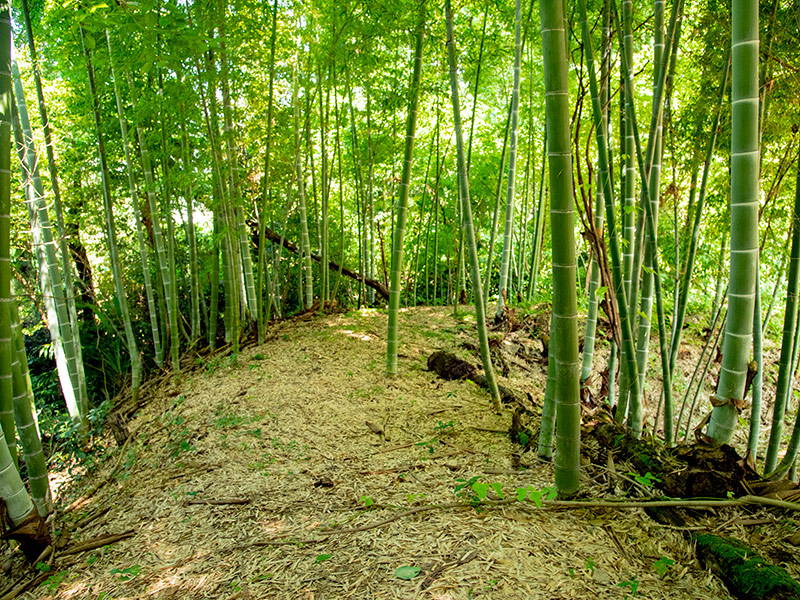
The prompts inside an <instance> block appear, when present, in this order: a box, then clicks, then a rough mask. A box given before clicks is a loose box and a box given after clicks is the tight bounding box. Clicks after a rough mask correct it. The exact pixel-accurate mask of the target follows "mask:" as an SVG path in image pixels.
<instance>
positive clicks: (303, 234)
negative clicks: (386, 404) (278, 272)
mask: <svg viewBox="0 0 800 600" xmlns="http://www.w3.org/2000/svg"><path fill="white" fill-rule="evenodd" d="M299 48H300V44H299V40H298V52H299ZM299 62H300V55H299V53H298V56H297V63H298V64H297V65H296V66H295V69H294V70H293V71H292V80H293V83H292V105H293V107H294V108H293V122H294V149H295V154H294V170H295V177H296V178H297V206H298V212H299V216H300V249H301V252H302V255H303V256H302V258H303V262H302V264H303V279H304V281H305V307H306V308H311V305H312V304H313V303H314V275H313V271H312V270H311V242H310V240H309V237H308V215H307V212H306V190H305V173H304V172H303V161H302V159H301V147H302V146H301V142H300V103H299V102H298V98H297V96H298V89H299V73H298V71H299V70H300V64H299Z"/></svg>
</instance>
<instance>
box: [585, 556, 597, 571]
mask: <svg viewBox="0 0 800 600" xmlns="http://www.w3.org/2000/svg"><path fill="white" fill-rule="evenodd" d="M594 566H595V565H594V561H593V560H592V559H591V558H587V559H586V560H585V561H583V568H584V569H586V570H587V571H588V572H589V574H590V575H591V574H594Z"/></svg>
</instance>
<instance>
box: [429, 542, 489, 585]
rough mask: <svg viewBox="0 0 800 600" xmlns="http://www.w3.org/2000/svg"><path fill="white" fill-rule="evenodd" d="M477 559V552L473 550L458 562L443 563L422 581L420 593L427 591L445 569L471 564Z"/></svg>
mask: <svg viewBox="0 0 800 600" xmlns="http://www.w3.org/2000/svg"><path fill="white" fill-rule="evenodd" d="M476 558H478V552H477V551H475V550H473V551H472V552H468V553H467V554H465V555H464V556H463V557H462V558H460V559H459V560H454V561H451V562H449V563H444V564H441V565H439V566H438V567H436V568H435V569H433V570H432V571H431V572H430V573H428V575H427V577H425V579H424V580H423V581H422V585H421V586H420V591H422V590H425V589H428V588H429V587H430V586H431V585H432V584H433V582H434V581H436V578H437V577H439V575H441V574H442V573H444V571H445V570H446V569H450V568H452V567H460V566H461V565H465V564H467V563H468V562H471V561H473V560H475V559H476Z"/></svg>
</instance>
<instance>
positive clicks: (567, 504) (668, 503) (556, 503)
mask: <svg viewBox="0 0 800 600" xmlns="http://www.w3.org/2000/svg"><path fill="white" fill-rule="evenodd" d="M509 504H519V505H520V507H525V508H528V509H534V510H542V509H548V508H554V509H585V508H614V509H619V508H666V507H672V508H733V507H736V506H746V505H749V504H756V505H761V506H772V507H775V508H783V509H786V510H798V511H800V504H797V503H795V502H786V501H784V500H775V499H773V498H761V497H760V496H742V497H741V498H737V499H735V500H650V501H625V500H622V501H616V502H615V501H613V500H612V501H609V500H586V501H575V500H546V501H542V503H541V506H539V505H538V504H534V503H533V502H519V501H518V500H516V499H505V500H490V501H488V502H482V503H481V504H480V506H481V507H482V508H491V507H493V506H505V505H509ZM374 506H375V508H377V507H378V506H379V505H374ZM449 508H475V505H473V504H472V503H469V502H446V503H444V504H426V505H424V506H415V507H413V508H410V509H408V510H405V511H402V512H399V513H397V514H395V515H393V516H391V517H388V518H386V519H383V520H382V521H377V522H375V523H370V524H369V525H363V526H361V527H352V528H347V529H330V530H328V531H323V532H321V533H320V534H319V536H317V537H314V538H308V539H304V540H296V539H295V540H287V539H286V538H289V537H291V535H292V534H285V535H282V536H278V539H272V540H263V541H257V542H248V543H245V544H241V545H239V546H233V547H228V548H224V549H223V550H221V552H230V551H232V550H244V549H247V548H255V547H261V546H284V545H295V544H318V543H320V542H324V541H325V540H326V539H327V538H328V537H330V536H332V535H338V534H347V533H360V532H362V531H369V530H370V529H377V528H378V527H383V526H384V525H388V524H389V523H392V522H393V521H397V520H398V519H402V518H404V517H408V516H410V515H414V514H417V513H421V512H427V511H430V510H437V509H449Z"/></svg>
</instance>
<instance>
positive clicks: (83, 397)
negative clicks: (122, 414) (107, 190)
mask: <svg viewBox="0 0 800 600" xmlns="http://www.w3.org/2000/svg"><path fill="white" fill-rule="evenodd" d="M22 13H23V18H24V21H25V30H26V33H27V37H28V50H29V52H30V59H31V64H32V66H33V81H34V84H35V86H36V96H37V99H38V105H39V116H40V118H41V121H42V130H43V133H44V145H45V151H46V154H47V166H48V171H49V173H50V188H51V191H52V194H53V209H54V211H55V214H56V225H57V227H58V244H59V251H60V254H61V268H62V271H63V276H64V289H65V291H66V302H67V311H68V313H69V319H70V326H71V328H72V337H73V340H74V349H75V366H76V372H77V383H78V403H79V405H80V408H81V413H82V414H88V413H89V395H88V391H87V388H86V374H85V372H84V365H83V349H82V348H81V343H80V327H79V323H78V311H77V308H76V306H75V286H74V284H73V281H72V269H73V261H72V258H71V253H70V250H69V247H68V246H67V235H66V227H65V225H64V211H63V207H62V205H61V188H60V185H59V181H58V171H57V169H56V160H55V151H54V144H53V136H52V132H51V130H50V119H49V117H48V113H47V106H46V104H45V99H44V89H43V86H42V77H41V73H40V69H39V59H38V54H37V52H36V43H35V41H34V38H33V28H32V26H31V16H30V10H29V9H28V2H27V0H22Z"/></svg>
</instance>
